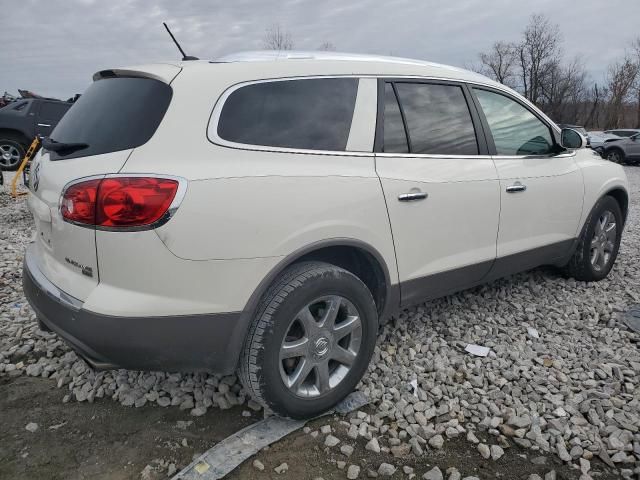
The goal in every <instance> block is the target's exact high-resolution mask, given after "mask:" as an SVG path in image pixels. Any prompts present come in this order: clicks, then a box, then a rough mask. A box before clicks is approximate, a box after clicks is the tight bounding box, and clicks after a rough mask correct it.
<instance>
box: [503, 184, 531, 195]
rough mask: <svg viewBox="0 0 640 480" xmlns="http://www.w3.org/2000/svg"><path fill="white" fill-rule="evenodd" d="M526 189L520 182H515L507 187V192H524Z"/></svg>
mask: <svg viewBox="0 0 640 480" xmlns="http://www.w3.org/2000/svg"><path fill="white" fill-rule="evenodd" d="M526 189H527V186H526V185H522V184H521V183H520V182H516V183H514V184H513V185H509V186H508V187H507V193H518V192H524V191H525V190H526Z"/></svg>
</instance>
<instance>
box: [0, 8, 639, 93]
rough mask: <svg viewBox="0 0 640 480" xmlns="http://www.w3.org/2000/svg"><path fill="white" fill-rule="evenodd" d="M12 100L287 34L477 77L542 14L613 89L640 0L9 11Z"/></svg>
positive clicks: (308, 45)
mask: <svg viewBox="0 0 640 480" xmlns="http://www.w3.org/2000/svg"><path fill="white" fill-rule="evenodd" d="M0 6H1V7H2V8H1V9H0V12H1V15H2V25H1V26H0V94H2V92H3V91H4V90H8V91H9V92H11V93H17V89H18V88H25V89H29V90H33V91H35V92H38V93H40V94H42V95H50V96H57V97H69V96H71V95H72V94H74V93H80V92H82V91H83V90H84V89H85V88H86V87H87V85H88V84H89V82H90V81H91V76H92V74H93V73H94V72H96V71H98V70H101V69H104V68H113V67H117V66H125V65H135V64H141V63H148V62H153V61H162V60H176V59H178V58H179V57H178V51H177V49H176V48H175V46H174V45H173V44H172V43H171V41H170V39H169V37H168V35H167V33H166V32H165V30H164V29H163V27H162V22H163V21H166V22H167V23H169V25H170V26H171V28H172V30H173V32H174V34H175V35H176V36H177V37H178V39H179V41H180V42H181V44H182V46H183V47H184V49H185V50H186V51H187V53H188V54H190V55H195V56H198V57H200V58H205V59H213V58H215V57H218V56H220V55H223V54H227V53H232V52H236V51H242V50H255V49H260V48H261V46H262V38H263V37H264V32H265V29H266V28H268V27H269V26H270V25H273V24H274V23H276V22H277V23H279V24H280V25H281V26H282V27H283V29H285V30H287V31H289V32H290V33H291V35H292V37H293V41H294V44H295V47H296V48H298V49H307V50H308V49H316V48H317V47H318V46H319V45H320V44H322V43H323V42H325V41H329V42H331V43H333V44H334V45H335V46H336V48H337V50H338V51H346V52H359V53H378V54H385V55H387V54H393V55H397V56H403V57H413V58H420V59H425V60H431V61H435V62H440V63H447V64H451V65H458V66H465V65H468V64H469V63H470V62H474V61H476V60H477V54H478V52H479V51H481V50H486V49H487V48H488V47H489V46H490V45H491V44H492V43H493V42H494V41H496V40H516V39H518V38H519V36H520V33H521V32H522V30H523V29H524V27H525V25H526V23H527V21H528V17H529V16H530V15H531V14H533V13H547V14H548V15H549V16H550V17H551V18H552V20H553V21H555V22H556V23H558V24H559V25H560V28H561V31H562V33H563V37H564V43H563V49H564V52H565V55H566V56H568V57H572V56H574V55H582V56H583V58H584V61H585V65H586V68H587V70H588V71H589V72H590V74H591V76H592V78H593V79H594V80H596V81H601V80H602V79H603V76H604V72H605V71H606V65H607V63H608V62H609V61H611V60H613V59H615V58H617V57H620V56H621V55H623V53H624V49H625V47H626V46H627V45H628V44H629V42H630V41H631V40H632V39H633V38H634V36H638V35H640V30H639V26H640V24H639V23H638V22H639V21H640V1H638V0H444V1H439V0H387V1H384V2H383V1H379V0H378V1H377V0H327V1H323V0H280V1H276V0H252V1H249V0H227V1H219V0H174V1H172V0H150V1H144V0H64V1H63V0H2V1H1V2H0Z"/></svg>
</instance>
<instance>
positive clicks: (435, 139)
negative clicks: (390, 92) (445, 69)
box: [396, 83, 478, 155]
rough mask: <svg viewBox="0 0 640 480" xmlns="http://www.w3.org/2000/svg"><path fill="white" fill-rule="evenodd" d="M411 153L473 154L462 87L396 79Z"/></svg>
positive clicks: (474, 146) (474, 145)
mask: <svg viewBox="0 0 640 480" xmlns="http://www.w3.org/2000/svg"><path fill="white" fill-rule="evenodd" d="M396 89H397V91H398V96H399V97H400V104H401V105H402V110H403V111H404V117H405V121H406V122H407V128H408V130H409V141H410V143H411V151H412V152H413V153H424V154H444V155H477V154H478V142H477V141H476V134H475V131H474V128H473V123H472V121H471V114H470V113H469V107H468V106H467V101H466V100H465V98H464V94H463V93H462V88H460V87H458V86H452V85H436V84H428V83H396Z"/></svg>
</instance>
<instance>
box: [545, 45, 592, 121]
mask: <svg viewBox="0 0 640 480" xmlns="http://www.w3.org/2000/svg"><path fill="white" fill-rule="evenodd" d="M583 65H584V62H583V61H582V60H581V59H580V57H576V58H575V59H574V60H573V61H572V62H571V63H569V64H566V65H562V63H561V60H560V59H557V60H556V61H554V62H551V63H549V65H548V66H547V68H546V73H545V77H544V78H543V79H542V80H543V81H541V83H540V98H539V100H538V101H539V104H540V106H541V107H542V108H543V109H544V110H545V111H546V112H547V114H549V115H550V116H551V117H552V118H553V119H555V120H556V121H558V122H563V123H564V122H571V123H574V122H576V119H577V118H578V117H579V116H580V113H581V111H580V110H581V106H582V105H583V103H584V100H585V98H586V90H587V88H586V79H587V73H586V71H585V70H584V66H583Z"/></svg>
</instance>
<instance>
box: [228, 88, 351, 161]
mask: <svg viewBox="0 0 640 480" xmlns="http://www.w3.org/2000/svg"><path fill="white" fill-rule="evenodd" d="M357 90H358V79H356V78H321V79H308V80H286V81H274V82H262V83H255V84H253V85H247V86H245V87H241V88H239V89H238V90H236V91H234V92H233V93H231V95H229V97H228V98H227V101H226V102H225V104H224V106H223V108H222V112H221V114H220V120H219V123H218V136H219V137H220V138H222V139H224V140H228V141H230V142H236V143H244V144H249V145H262V146H268V147H284V148H299V149H307V150H333V151H344V150H345V149H346V147H347V140H348V139H349V131H350V130H351V119H352V117H353V110H354V107H355V102H356V93H357Z"/></svg>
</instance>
